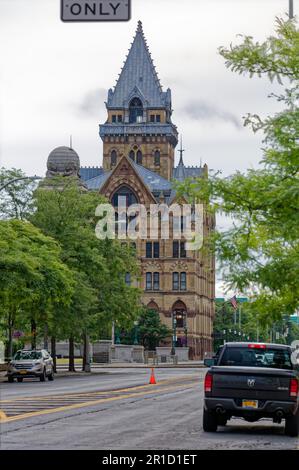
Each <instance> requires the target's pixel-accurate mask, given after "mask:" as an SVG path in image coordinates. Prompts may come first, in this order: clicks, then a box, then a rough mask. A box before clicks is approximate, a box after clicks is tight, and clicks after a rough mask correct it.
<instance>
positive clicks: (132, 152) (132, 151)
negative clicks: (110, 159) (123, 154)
mask: <svg viewBox="0 0 299 470" xmlns="http://www.w3.org/2000/svg"><path fill="white" fill-rule="evenodd" d="M129 157H130V159H131V160H133V162H135V152H134V150H131V151H130V153H129Z"/></svg>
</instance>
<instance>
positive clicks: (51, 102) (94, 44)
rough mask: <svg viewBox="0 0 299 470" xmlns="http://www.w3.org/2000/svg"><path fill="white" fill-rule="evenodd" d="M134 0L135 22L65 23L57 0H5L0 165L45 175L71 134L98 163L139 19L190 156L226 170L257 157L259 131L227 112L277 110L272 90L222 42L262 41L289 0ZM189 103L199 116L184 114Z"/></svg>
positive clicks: (0, 35) (0, 31) (0, 32)
mask: <svg viewBox="0 0 299 470" xmlns="http://www.w3.org/2000/svg"><path fill="white" fill-rule="evenodd" d="M132 3H133V18H132V21H131V22H129V23H109V24H103V23H93V24H85V23H80V24H75V23H74V24H66V23H62V22H61V21H60V17H59V1H58V0H43V1H42V2H41V1H40V0H1V2H0V70H1V72H0V103H1V108H0V126H1V127H0V138H1V146H0V164H4V165H6V166H17V167H21V168H23V169H24V170H25V171H26V172H28V173H39V174H43V173H44V172H45V165H46V159H47V155H48V153H49V152H50V150H51V149H52V148H53V147H56V146H58V145H63V144H66V143H67V142H68V141H69V135H70V134H73V139H74V147H75V148H76V150H77V151H78V152H79V154H80V157H81V161H82V164H90V165H100V164H101V153H102V144H101V142H100V139H99V136H98V124H99V123H100V122H104V121H105V119H106V110H105V105H104V103H103V101H104V100H105V98H106V94H105V93H106V92H107V90H108V88H110V87H111V86H113V85H114V84H115V80H116V78H117V75H118V73H119V71H120V68H121V66H122V62H123V60H124V58H125V55H126V53H127V50H128V48H129V45H130V43H131V41H132V37H133V35H134V32H135V28H136V24H137V20H138V19H142V20H143V23H144V30H145V35H146V37H147V39H148V44H149V47H150V50H151V52H152V55H153V58H154V62H155V65H156V66H157V70H158V73H159V76H160V78H161V82H162V84H163V86H164V87H165V88H166V87H168V86H170V87H171V88H172V93H173V106H174V110H175V112H174V115H173V120H174V122H175V124H177V125H178V128H179V131H180V132H182V133H183V134H184V142H185V147H186V149H187V152H186V154H185V161H186V162H187V163H189V164H193V165H196V164H198V163H199V160H200V158H202V159H203V161H207V163H208V165H209V167H211V168H214V169H222V170H223V171H224V172H225V173H229V172H231V171H233V170H234V169H237V168H238V169H244V168H246V167H248V166H250V165H256V164H257V163H258V162H259V160H260V158H261V152H260V147H261V137H262V136H254V135H253V134H252V133H251V132H250V130H248V129H243V128H241V129H239V128H238V127H237V126H233V125H231V124H230V123H229V122H225V121H226V120H225V119H223V118H224V117H225V116H226V117H231V121H232V120H234V119H236V122H241V117H242V116H243V115H244V114H246V113H247V112H259V113H263V114H265V113H270V112H272V111H273V110H274V109H275V104H274V102H271V100H269V99H267V95H268V94H269V92H270V91H271V90H272V87H271V86H270V85H269V84H268V82H267V80H258V79H253V80H249V78H248V77H242V76H238V75H235V74H233V73H231V72H230V71H228V70H227V69H226V68H225V65H224V61H223V59H222V58H221V57H220V56H219V55H218V53H217V48H218V47H219V46H221V45H229V43H230V42H231V41H234V40H238V39H237V34H238V33H240V32H241V33H246V34H252V35H253V36H255V37H256V38H257V39H259V40H263V39H264V38H265V37H266V36H267V35H269V34H271V33H273V24H274V18H275V16H277V15H280V16H281V15H283V13H284V12H285V11H286V10H287V0H285V2H284V1H281V0H250V1H249V0H243V1H242V2H241V1H237V0H209V2H207V1H206V0H184V2H182V1H181V0H132ZM200 104H204V106H201V108H200ZM191 105H192V106H193V109H197V111H196V115H194V114H193V116H192V113H190V112H189V114H188V113H187V115H186V112H184V111H186V109H187V110H188V106H189V111H190V106H191ZM196 106H197V108H196ZM205 107H206V108H205ZM204 108H205V109H204ZM87 111H88V112H87ZM207 114H208V115H207ZM205 115H206V117H207V118H206V119H205ZM221 117H222V118H221ZM199 118H200V119H199Z"/></svg>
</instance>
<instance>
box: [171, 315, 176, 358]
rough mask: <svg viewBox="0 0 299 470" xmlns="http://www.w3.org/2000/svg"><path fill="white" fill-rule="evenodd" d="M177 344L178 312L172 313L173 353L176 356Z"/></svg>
mask: <svg viewBox="0 0 299 470" xmlns="http://www.w3.org/2000/svg"><path fill="white" fill-rule="evenodd" d="M175 345H176V312H173V314H172V342H171V355H172V356H175Z"/></svg>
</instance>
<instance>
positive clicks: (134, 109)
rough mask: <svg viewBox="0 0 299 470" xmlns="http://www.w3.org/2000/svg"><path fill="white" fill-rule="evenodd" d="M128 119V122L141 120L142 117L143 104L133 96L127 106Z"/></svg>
mask: <svg viewBox="0 0 299 470" xmlns="http://www.w3.org/2000/svg"><path fill="white" fill-rule="evenodd" d="M129 111H130V112H129V116H130V117H129V120H130V123H134V122H137V123H138V122H142V118H143V106H142V102H141V100H140V99H139V98H133V99H132V101H131V103H130V107H129Z"/></svg>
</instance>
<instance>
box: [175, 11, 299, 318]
mask: <svg viewBox="0 0 299 470" xmlns="http://www.w3.org/2000/svg"><path fill="white" fill-rule="evenodd" d="M276 33H277V34H276V35H275V36H272V37H270V38H268V39H267V40H266V41H265V42H263V43H258V42H254V40H253V38H252V37H243V38H242V42H241V44H239V45H235V46H234V45H231V46H230V48H228V49H227V48H220V54H221V55H222V56H223V57H224V58H225V60H226V65H227V67H228V68H230V69H231V70H233V71H235V72H238V73H240V74H246V73H247V74H249V76H250V77H252V76H255V75H257V76H259V77H261V76H263V75H266V76H268V77H269V79H270V80H271V82H272V81H274V80H277V81H278V83H279V84H280V85H281V86H282V87H285V88H284V89H282V92H281V94H280V95H274V94H272V95H271V97H272V99H273V98H275V99H276V100H277V101H278V102H280V103H281V104H282V105H283V107H284V109H282V110H281V111H280V112H278V113H276V114H274V115H273V116H268V117H266V118H262V117H260V116H257V115H247V116H246V118H245V122H244V124H245V125H246V126H251V128H252V130H253V131H254V132H258V131H261V132H263V134H264V139H263V159H262V161H261V165H260V167H259V168H258V169H249V170H248V171H246V172H245V173H241V172H239V171H237V172H236V173H235V174H233V175H231V176H228V177H226V178H224V177H221V175H219V174H214V175H211V177H210V178H209V179H198V180H197V181H196V182H194V181H191V180H189V181H187V183H186V184H185V185H183V186H182V187H181V188H180V190H181V191H182V192H184V193H187V194H188V195H189V197H190V198H191V200H193V201H194V200H196V201H205V202H207V203H209V204H210V210H211V211H213V212H216V213H221V214H224V215H226V216H228V217H230V218H231V221H232V224H231V227H230V228H229V229H228V230H224V231H223V232H221V233H219V232H218V233H217V232H216V233H215V235H214V242H215V249H216V252H217V255H218V259H219V262H220V264H221V268H222V270H223V275H224V279H225V280H226V282H227V286H228V288H231V289H235V290H237V291H240V292H244V293H245V292H246V293H247V295H249V296H250V298H251V307H252V309H253V310H254V311H255V312H256V314H257V315H258V316H259V317H260V320H261V322H263V324H266V323H269V322H270V323H271V321H272V320H279V319H280V318H281V317H282V315H284V314H288V315H290V314H292V313H294V312H295V310H296V309H297V308H299V283H298V279H299V239H298V226H299V178H298V170H299V146H298V144H299V109H298V98H299V91H298V83H299V82H298V81H299V32H298V29H297V28H296V23H295V21H283V20H280V19H277V23H276Z"/></svg>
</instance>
